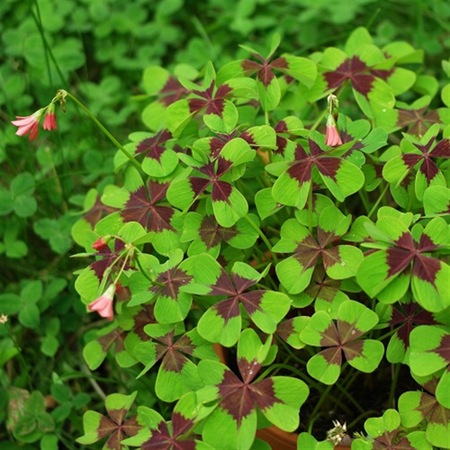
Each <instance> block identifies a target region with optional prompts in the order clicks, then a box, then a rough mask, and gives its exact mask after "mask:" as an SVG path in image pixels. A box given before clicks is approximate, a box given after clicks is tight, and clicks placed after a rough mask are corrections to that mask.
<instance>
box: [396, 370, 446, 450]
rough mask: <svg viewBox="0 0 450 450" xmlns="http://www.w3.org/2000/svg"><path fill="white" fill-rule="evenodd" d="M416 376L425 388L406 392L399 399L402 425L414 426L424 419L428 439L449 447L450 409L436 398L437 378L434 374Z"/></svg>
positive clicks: (433, 442)
mask: <svg viewBox="0 0 450 450" xmlns="http://www.w3.org/2000/svg"><path fill="white" fill-rule="evenodd" d="M416 378H417V381H418V382H419V383H420V384H421V386H422V388H423V389H422V390H420V391H408V392H405V393H403V394H402V395H401V396H400V398H399V400H398V410H399V412H400V416H401V420H402V425H404V426H405V427H407V428H413V427H416V426H417V425H418V424H419V423H421V422H422V421H423V423H424V426H425V436H426V438H427V441H428V442H429V443H430V444H432V445H434V446H436V447H442V448H446V449H448V448H449V447H450V446H449V441H448V436H449V435H450V409H448V408H446V407H444V406H442V405H441V404H440V403H439V402H438V400H437V399H436V396H435V394H436V385H437V379H436V378H434V377H432V376H428V377H420V378H419V377H416Z"/></svg>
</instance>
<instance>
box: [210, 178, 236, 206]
mask: <svg viewBox="0 0 450 450" xmlns="http://www.w3.org/2000/svg"><path fill="white" fill-rule="evenodd" d="M232 191H233V187H232V186H231V184H230V183H227V182H226V181H220V180H217V181H216V182H215V183H214V184H213V188H212V192H211V199H212V201H213V202H226V203H228V204H231V201H230V195H231V192H232Z"/></svg>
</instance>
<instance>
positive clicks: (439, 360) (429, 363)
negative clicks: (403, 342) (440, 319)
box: [409, 325, 450, 409]
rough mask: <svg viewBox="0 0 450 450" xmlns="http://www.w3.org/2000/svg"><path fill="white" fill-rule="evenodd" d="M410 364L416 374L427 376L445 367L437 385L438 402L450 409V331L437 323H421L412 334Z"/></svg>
mask: <svg viewBox="0 0 450 450" xmlns="http://www.w3.org/2000/svg"><path fill="white" fill-rule="evenodd" d="M410 346H411V356H410V358H409V366H410V368H411V371H412V373H413V374H414V375H417V376H420V377H425V376H429V375H432V374H434V373H435V372H437V371H439V370H441V369H445V371H444V374H443V375H442V377H441V379H440V381H439V383H438V384H437V386H436V398H437V400H438V402H439V403H440V404H441V405H442V406H445V407H446V408H448V409H450V394H449V390H448V388H449V386H450V333H448V332H446V331H445V330H444V329H442V328H440V327H439V326H437V325H420V326H418V327H416V328H414V330H413V331H412V332H411V335H410Z"/></svg>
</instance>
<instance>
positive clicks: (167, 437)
mask: <svg viewBox="0 0 450 450" xmlns="http://www.w3.org/2000/svg"><path fill="white" fill-rule="evenodd" d="M193 427H194V422H193V421H192V420H189V419H187V418H185V417H184V416H183V415H182V414H180V413H177V412H174V413H173V414H172V427H171V429H172V433H171V432H170V431H169V427H168V426H167V423H165V422H161V423H160V424H159V425H158V429H157V430H152V437H151V438H150V439H149V440H148V441H147V442H145V443H144V444H142V450H195V447H196V445H195V438H196V436H195V435H193V434H190V433H189V431H190V430H192V428H193Z"/></svg>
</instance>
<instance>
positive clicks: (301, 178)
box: [287, 159, 313, 186]
mask: <svg viewBox="0 0 450 450" xmlns="http://www.w3.org/2000/svg"><path fill="white" fill-rule="evenodd" d="M312 167H313V164H312V162H311V161H310V160H309V159H306V160H303V161H300V162H296V163H294V164H293V165H292V166H291V167H289V169H288V170H287V173H288V175H289V176H290V177H291V178H293V179H294V180H297V182H298V185H299V186H302V184H304V183H306V182H308V181H311V173H312Z"/></svg>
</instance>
